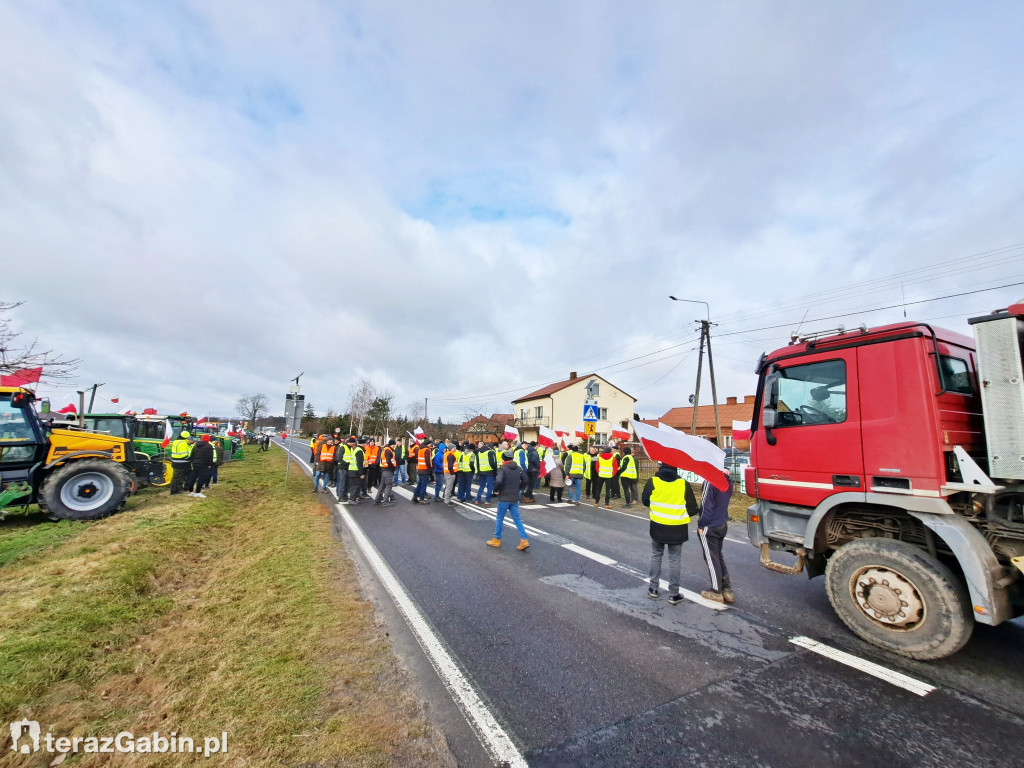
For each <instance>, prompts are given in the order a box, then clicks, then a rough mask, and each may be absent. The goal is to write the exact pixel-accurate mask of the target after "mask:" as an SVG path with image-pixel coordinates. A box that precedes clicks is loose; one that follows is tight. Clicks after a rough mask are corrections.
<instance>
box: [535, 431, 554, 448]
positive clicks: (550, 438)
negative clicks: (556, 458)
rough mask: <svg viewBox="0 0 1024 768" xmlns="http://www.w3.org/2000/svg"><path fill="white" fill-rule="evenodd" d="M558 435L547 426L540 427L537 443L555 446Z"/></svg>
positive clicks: (546, 446)
mask: <svg viewBox="0 0 1024 768" xmlns="http://www.w3.org/2000/svg"><path fill="white" fill-rule="evenodd" d="M557 439H558V436H557V435H556V434H555V433H554V432H552V431H551V430H550V429H548V428H547V427H538V433H537V443H538V444H539V445H543V446H544V447H545V448H554V447H555V440H557Z"/></svg>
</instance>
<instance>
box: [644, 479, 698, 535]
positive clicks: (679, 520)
mask: <svg viewBox="0 0 1024 768" xmlns="http://www.w3.org/2000/svg"><path fill="white" fill-rule="evenodd" d="M653 482H654V488H653V489H652V490H651V505H650V509H651V513H650V516H651V521H652V522H655V523H661V524H662V525H686V524H687V523H689V522H690V515H689V513H687V511H686V481H685V480H683V479H682V478H680V479H679V480H675V481H672V482H670V481H668V480H662V479H661V478H660V477H655V478H653Z"/></svg>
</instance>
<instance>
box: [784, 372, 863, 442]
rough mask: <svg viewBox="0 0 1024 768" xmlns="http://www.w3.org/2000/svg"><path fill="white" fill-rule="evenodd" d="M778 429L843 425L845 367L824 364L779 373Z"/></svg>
mask: <svg viewBox="0 0 1024 768" xmlns="http://www.w3.org/2000/svg"><path fill="white" fill-rule="evenodd" d="M778 382H779V397H778V402H777V405H776V408H777V411H778V426H780V427H801V426H803V427H806V426H812V425H816V424H838V423H839V422H841V421H846V363H845V362H843V361H842V360H826V361H824V362H821V363H809V364H807V365H794V366H791V367H789V368H780V369H779V371H778Z"/></svg>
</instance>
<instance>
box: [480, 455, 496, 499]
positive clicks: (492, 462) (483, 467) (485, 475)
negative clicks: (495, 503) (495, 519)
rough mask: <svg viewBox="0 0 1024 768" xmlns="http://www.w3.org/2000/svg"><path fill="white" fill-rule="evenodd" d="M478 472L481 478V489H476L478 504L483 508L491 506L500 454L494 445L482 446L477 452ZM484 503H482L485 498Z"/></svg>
mask: <svg viewBox="0 0 1024 768" xmlns="http://www.w3.org/2000/svg"><path fill="white" fill-rule="evenodd" d="M476 472H477V475H479V477H480V487H478V488H477V489H476V503H477V504H481V505H482V506H485V507H489V506H491V496H493V495H494V476H495V475H496V474H497V472H498V454H497V452H496V451H495V450H494V445H493V444H491V445H481V446H480V447H479V448H478V449H477V452H476ZM485 495H486V496H487V498H484V499H483V501H480V499H482V498H483V497H484V496H485Z"/></svg>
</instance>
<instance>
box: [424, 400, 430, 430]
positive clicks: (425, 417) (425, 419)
mask: <svg viewBox="0 0 1024 768" xmlns="http://www.w3.org/2000/svg"><path fill="white" fill-rule="evenodd" d="M423 420H424V421H425V422H427V426H428V427H429V426H430V417H429V416H428V415H427V398H425V397H424V398H423Z"/></svg>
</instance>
